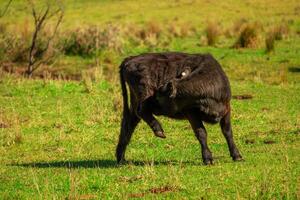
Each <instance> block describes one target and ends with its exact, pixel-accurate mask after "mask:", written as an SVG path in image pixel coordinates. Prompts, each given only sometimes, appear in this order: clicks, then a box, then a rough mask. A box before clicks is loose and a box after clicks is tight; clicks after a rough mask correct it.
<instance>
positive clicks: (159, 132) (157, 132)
mask: <svg viewBox="0 0 300 200" xmlns="http://www.w3.org/2000/svg"><path fill="white" fill-rule="evenodd" d="M154 134H155V136H156V137H160V138H166V136H165V134H164V132H162V131H155V132H154Z"/></svg>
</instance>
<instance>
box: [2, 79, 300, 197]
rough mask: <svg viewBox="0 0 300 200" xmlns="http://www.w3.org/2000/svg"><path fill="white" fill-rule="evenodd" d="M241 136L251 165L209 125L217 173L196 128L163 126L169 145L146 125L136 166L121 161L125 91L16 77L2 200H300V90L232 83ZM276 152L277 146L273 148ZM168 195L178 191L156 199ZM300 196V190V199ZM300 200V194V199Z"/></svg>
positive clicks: (5, 138)
mask: <svg viewBox="0 0 300 200" xmlns="http://www.w3.org/2000/svg"><path fill="white" fill-rule="evenodd" d="M231 85H232V90H233V94H251V95H253V99H251V100H243V101H242V100H233V101H232V107H233V108H232V109H233V116H232V121H233V130H234V135H235V140H236V142H237V144H238V147H239V148H240V150H241V152H242V155H243V157H244V158H245V162H239V163H234V162H233V161H231V159H230V157H229V152H228V149H227V146H226V142H225V139H224V138H223V136H222V134H221V132H220V130H219V127H218V126H207V129H208V134H209V146H210V147H211V150H212V151H213V154H214V157H215V165H214V166H204V165H203V164H202V161H201V155H200V146H199V144H198V142H197V141H196V139H195V138H194V136H193V133H192V130H191V128H190V126H189V124H188V122H187V121H175V120H171V119H167V118H163V117H161V118H160V120H161V121H162V124H163V126H164V128H165V130H166V134H167V139H166V140H161V139H158V138H156V137H154V136H153V133H152V132H151V130H150V128H148V127H147V126H146V124H145V123H141V124H140V125H139V126H138V129H137V130H136V131H135V134H134V137H133V139H132V142H131V144H130V145H129V147H128V151H127V158H128V160H130V161H131V163H129V164H128V165H124V166H117V165H116V163H115V158H114V150H115V145H116V143H117V139H118V134H119V124H120V116H121V98H120V94H119V88H118V87H117V86H115V85H112V84H110V83H108V82H100V83H94V84H93V90H92V91H91V93H86V92H85V87H84V86H83V85H82V84H81V83H76V82H63V81H46V82H43V81H38V80H36V81H34V80H24V79H17V80H15V79H13V78H11V77H6V78H4V79H3V80H2V82H1V87H0V104H1V110H0V113H1V115H0V119H1V120H2V123H4V124H6V125H7V128H2V129H0V142H1V143H0V159H1V160H0V163H1V166H0V180H1V181H0V196H1V197H2V198H4V199H16V198H20V199H30V198H31V197H32V196H34V197H35V198H37V199H50V198H58V199H61V198H66V197H68V198H79V199H80V198H102V199H103V198H105V199H120V198H125V199H126V198H129V197H131V196H132V195H133V196H134V195H137V196H144V197H145V198H150V199H151V198H154V199H156V198H158V199H165V198H168V199H173V198H176V199H198V198H201V197H203V198H209V199H219V198H224V199H232V198H241V199H249V198H250V199H262V198H263V199H274V198H275V199H281V198H285V199H296V198H299V175H300V167H299V166H300V162H299V153H300V151H299V146H300V142H299V129H300V121H299V119H300V105H299V102H300V96H299V93H300V85H299V84H296V85H281V86H276V85H275V86H274V85H273V86H272V85H266V84H260V83H251V82H236V81H233V82H232V83H231ZM267 143H271V144H267ZM164 186H168V187H169V188H171V189H170V190H171V191H169V192H166V193H157V194H153V193H151V192H149V190H151V189H153V188H160V187H164ZM297 190H298V191H297ZM297 192H298V193H297Z"/></svg>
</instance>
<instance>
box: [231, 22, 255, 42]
mask: <svg viewBox="0 0 300 200" xmlns="http://www.w3.org/2000/svg"><path fill="white" fill-rule="evenodd" d="M257 41H258V27H257V25H256V24H248V25H246V26H245V27H244V28H243V29H242V31H241V33H240V35H239V37H238V39H237V41H236V43H235V44H234V47H235V48H254V47H256V46H257Z"/></svg>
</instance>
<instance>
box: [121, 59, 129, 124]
mask: <svg viewBox="0 0 300 200" xmlns="http://www.w3.org/2000/svg"><path fill="white" fill-rule="evenodd" d="M124 68H125V63H124V62H122V64H121V65H120V83H121V89H122V96H123V118H127V117H128V116H129V115H130V110H129V106H128V94H127V88H126V83H125V79H124Z"/></svg>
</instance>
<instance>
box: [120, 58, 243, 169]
mask: <svg viewBox="0 0 300 200" xmlns="http://www.w3.org/2000/svg"><path fill="white" fill-rule="evenodd" d="M120 80H121V87H122V94H123V104H124V107H123V118H122V124H121V133H120V137H119V143H118V146H117V150H116V157H117V161H118V162H120V161H123V160H125V150H126V147H127V145H128V143H129V141H130V139H131V136H132V133H133V131H134V129H135V127H136V125H137V124H138V123H139V121H140V119H143V120H144V121H145V122H146V123H147V124H148V125H149V126H150V127H151V129H152V130H153V132H154V134H155V135H156V136H157V137H161V138H165V135H164V131H163V129H162V127H161V125H160V123H159V122H158V121H157V120H156V119H155V117H154V115H164V116H167V117H170V118H175V119H188V120H189V122H190V124H191V126H192V128H193V130H194V133H195V135H196V137H197V139H198V140H199V142H200V144H201V147H202V158H203V161H204V163H205V164H211V163H212V161H213V160H212V155H211V152H210V150H209V148H208V146H207V143H206V140H207V139H206V138H207V136H206V135H207V134H206V130H205V127H204V125H203V123H202V122H208V123H220V126H221V129H222V132H223V134H224V136H225V138H226V141H227V143H228V147H229V150H230V155H231V157H232V158H233V159H234V160H241V159H242V157H241V155H240V153H239V151H238V149H237V148H236V146H235V144H234V141H233V136H232V130H231V125H230V98H231V91H230V85H229V81H228V79H227V76H226V75H225V73H224V71H223V70H222V68H221V66H220V64H219V63H218V62H217V61H216V60H215V59H214V58H213V57H212V56H211V55H210V54H186V53H175V52H171V53H147V54H142V55H138V56H133V57H128V58H126V59H124V61H123V62H122V64H121V65H120ZM126 83H127V84H128V86H129V90H130V107H129V105H128V94H127V89H126Z"/></svg>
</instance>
